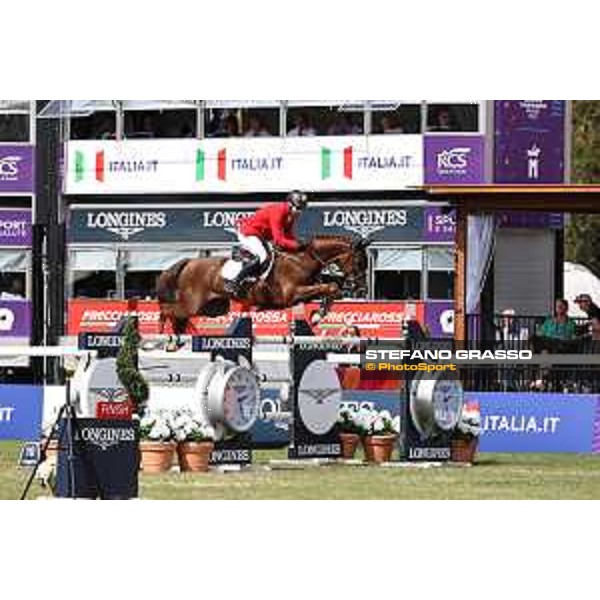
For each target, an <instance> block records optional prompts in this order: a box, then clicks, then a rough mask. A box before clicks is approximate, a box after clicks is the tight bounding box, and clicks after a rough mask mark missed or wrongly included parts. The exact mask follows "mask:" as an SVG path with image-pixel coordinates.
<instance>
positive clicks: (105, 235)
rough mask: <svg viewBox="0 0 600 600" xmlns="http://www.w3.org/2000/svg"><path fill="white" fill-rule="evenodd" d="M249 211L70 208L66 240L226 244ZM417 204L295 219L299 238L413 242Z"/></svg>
mask: <svg viewBox="0 0 600 600" xmlns="http://www.w3.org/2000/svg"><path fill="white" fill-rule="evenodd" d="M252 214H254V210H252V209H239V208H209V207H207V208H172V209H169V208H164V209H163V208H155V207H146V208H144V207H140V208H124V209H118V208H76V209H74V210H72V211H71V215H70V222H69V241H70V242H71V243H105V242H131V243H156V242H160V243H163V242H204V243H211V242H212V243H231V242H232V241H234V240H235V239H236V237H235V229H236V224H237V222H238V220H239V219H241V218H244V217H246V216H249V215H252ZM424 227H425V217H424V210H423V209H422V208H420V207H406V208H398V207H382V208H370V207H364V208H361V207H348V208H340V207H339V205H336V204H333V203H332V205H331V207H316V208H311V209H308V210H307V211H306V212H305V213H304V214H303V215H302V218H301V220H300V222H299V224H298V234H299V236H300V237H302V238H305V239H310V238H311V237H313V236H314V235H350V236H356V237H362V238H365V239H369V240H371V241H373V242H378V241H383V242H403V241H418V240H420V239H422V238H423V237H424V235H425V234H424Z"/></svg>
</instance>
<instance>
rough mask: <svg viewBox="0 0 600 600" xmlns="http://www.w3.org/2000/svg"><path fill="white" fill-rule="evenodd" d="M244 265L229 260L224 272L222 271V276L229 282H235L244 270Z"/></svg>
mask: <svg viewBox="0 0 600 600" xmlns="http://www.w3.org/2000/svg"><path fill="white" fill-rule="evenodd" d="M242 266H243V265H242V263H241V262H238V261H237V260H231V259H230V260H228V261H227V262H226V263H225V264H224V265H223V270H222V271H221V275H222V276H223V279H227V280H228V281H233V280H234V279H235V278H236V277H237V276H238V275H239V274H240V271H241V270H242Z"/></svg>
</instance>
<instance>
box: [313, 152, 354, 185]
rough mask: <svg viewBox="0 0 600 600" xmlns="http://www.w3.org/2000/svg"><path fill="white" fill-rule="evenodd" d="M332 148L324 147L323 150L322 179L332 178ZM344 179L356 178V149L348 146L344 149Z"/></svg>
mask: <svg viewBox="0 0 600 600" xmlns="http://www.w3.org/2000/svg"><path fill="white" fill-rule="evenodd" d="M332 154H333V152H332V150H331V148H327V147H325V146H323V147H322V148H321V179H323V180H324V179H329V178H330V177H331V175H332V174H331V158H332ZM343 155H344V177H345V178H346V179H353V178H354V148H353V147H352V146H348V147H347V148H344V151H343Z"/></svg>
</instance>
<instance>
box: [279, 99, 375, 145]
mask: <svg viewBox="0 0 600 600" xmlns="http://www.w3.org/2000/svg"><path fill="white" fill-rule="evenodd" d="M343 105H344V103H343V102H337V103H330V104H324V103H323V101H321V102H319V103H316V102H311V101H309V100H306V101H301V100H293V101H290V102H289V103H288V109H287V117H286V132H287V135H288V136H289V137H299V136H313V135H360V134H362V133H363V132H364V120H365V118H364V112H363V111H358V110H354V109H353V110H351V111H350V110H344V108H343Z"/></svg>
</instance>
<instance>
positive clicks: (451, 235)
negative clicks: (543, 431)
mask: <svg viewBox="0 0 600 600" xmlns="http://www.w3.org/2000/svg"><path fill="white" fill-rule="evenodd" d="M455 238H456V216H455V213H454V211H453V210H452V211H450V212H448V211H446V212H444V211H442V209H441V208H437V207H433V208H426V209H425V226H424V229H423V239H424V240H425V241H426V242H453V241H454V239H455Z"/></svg>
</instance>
